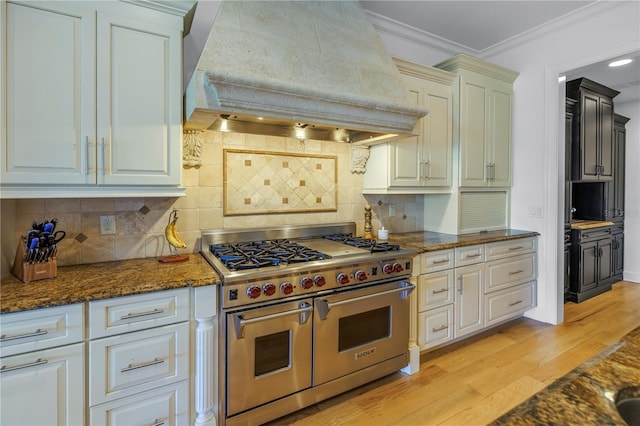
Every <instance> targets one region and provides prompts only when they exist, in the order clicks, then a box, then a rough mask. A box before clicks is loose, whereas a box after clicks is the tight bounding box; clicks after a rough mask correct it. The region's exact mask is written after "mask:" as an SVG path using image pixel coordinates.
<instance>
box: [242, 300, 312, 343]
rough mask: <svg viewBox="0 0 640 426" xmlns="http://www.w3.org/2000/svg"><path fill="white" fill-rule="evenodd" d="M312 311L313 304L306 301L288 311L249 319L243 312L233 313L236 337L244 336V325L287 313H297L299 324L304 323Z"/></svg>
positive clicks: (279, 316)
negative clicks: (245, 317)
mask: <svg viewBox="0 0 640 426" xmlns="http://www.w3.org/2000/svg"><path fill="white" fill-rule="evenodd" d="M312 311H313V306H312V305H310V304H308V303H307V302H301V303H300V305H299V308H298V309H293V310H290V311H284V312H278V313H277V314H271V315H265V316H262V317H256V318H251V319H244V317H243V314H235V315H234V316H233V323H234V325H235V328H236V338H237V339H242V338H244V327H245V326H246V325H251V324H255V323H257V322H262V321H269V320H272V319H276V318H281V317H286V316H289V315H295V314H299V315H300V318H299V319H298V321H299V322H300V324H304V323H305V322H307V319H309V313H310V312H312Z"/></svg>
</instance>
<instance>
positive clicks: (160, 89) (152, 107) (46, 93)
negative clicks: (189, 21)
mask: <svg viewBox="0 0 640 426" xmlns="http://www.w3.org/2000/svg"><path fill="white" fill-rule="evenodd" d="M149 4H152V2H149ZM0 7H1V12H0V13H1V14H2V16H1V20H2V24H3V25H2V28H3V29H2V32H1V37H2V43H1V45H2V46H3V49H4V51H3V54H2V55H1V56H2V61H3V63H2V70H3V75H2V81H3V84H2V90H3V93H2V104H1V106H0V108H2V114H0V116H1V117H2V118H1V119H2V126H0V127H1V128H2V133H1V137H2V170H1V177H2V196H3V198H25V197H29V198H33V197H75V196H87V197H101V196H114V194H118V195H119V196H122V195H134V194H139V195H150V196H153V195H168V196H170V195H174V196H176V195H183V194H184V190H183V189H182V188H181V187H180V174H181V143H182V142H181V123H182V110H181V108H182V107H181V106H182V90H181V87H182V80H181V79H182V75H181V74H182V67H181V63H182V25H183V17H182V16H179V15H176V14H172V13H164V11H160V10H153V9H151V8H150V7H141V6H135V5H133V4H131V3H124V2H13V1H9V2H2V5H1V6H0Z"/></svg>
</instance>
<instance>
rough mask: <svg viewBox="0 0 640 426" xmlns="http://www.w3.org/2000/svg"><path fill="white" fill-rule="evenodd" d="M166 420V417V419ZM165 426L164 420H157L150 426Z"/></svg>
mask: <svg viewBox="0 0 640 426" xmlns="http://www.w3.org/2000/svg"><path fill="white" fill-rule="evenodd" d="M165 419H166V417H165ZM163 424H164V420H161V419H155V420H154V421H153V423H150V424H149V426H162V425H163Z"/></svg>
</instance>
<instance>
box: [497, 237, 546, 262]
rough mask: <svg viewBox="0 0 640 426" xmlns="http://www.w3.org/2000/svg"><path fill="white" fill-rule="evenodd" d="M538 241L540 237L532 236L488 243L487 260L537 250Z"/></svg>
mask: <svg viewBox="0 0 640 426" xmlns="http://www.w3.org/2000/svg"><path fill="white" fill-rule="evenodd" d="M537 242H538V239H537V238H534V237H532V238H519V239H516V240H508V241H500V242H499V243H490V244H487V261H490V260H495V259H503V258H505V257H511V256H516V255H519V254H524V253H532V252H535V251H536V250H537V246H538V243H537Z"/></svg>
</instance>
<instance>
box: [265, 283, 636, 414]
mask: <svg viewBox="0 0 640 426" xmlns="http://www.w3.org/2000/svg"><path fill="white" fill-rule="evenodd" d="M638 326H640V284H636V283H631V282H625V281H621V282H619V283H616V284H614V285H613V290H612V291H610V292H607V293H604V294H602V295H600V296H597V297H595V298H593V299H590V300H587V301H585V302H582V303H580V304H575V303H567V304H565V322H564V323H562V324H560V325H558V326H553V325H550V324H543V323H540V322H537V321H533V320H530V319H525V318H521V319H518V320H515V321H512V322H510V323H509V324H507V325H504V326H501V327H499V328H498V329H497V330H492V331H489V332H485V333H483V334H481V335H478V336H474V337H472V338H470V339H467V340H465V341H463V342H458V343H454V344H453V345H450V346H448V347H445V348H441V349H438V350H436V351H433V352H430V353H426V354H423V355H422V359H421V364H420V372H419V373H417V374H414V375H412V376H408V375H404V374H402V373H396V374H393V375H391V376H387V377H385V378H382V379H380V380H377V381H375V382H373V383H370V384H368V385H365V386H362V387H360V388H358V389H354V390H352V391H349V392H347V393H344V394H342V395H338V396H336V397H334V398H332V399H329V400H327V401H324V402H321V403H318V404H316V405H313V406H311V407H308V408H306V409H303V410H301V411H298V412H297V413H294V414H292V415H289V416H287V417H284V418H281V419H279V420H276V421H274V422H272V423H270V426H276V425H296V426H300V425H314V426H315V425H323V426H324V425H349V426H353V425H364V426H379V425H455V426H457V425H465V426H467V425H484V424H487V423H488V422H491V421H492V420H494V419H496V418H497V417H499V416H500V415H502V414H503V413H505V412H507V411H508V410H510V409H511V408H513V407H515V406H516V405H518V404H519V403H520V402H522V401H524V400H525V399H527V398H529V397H530V396H532V395H533V394H535V393H536V392H538V391H539V390H541V389H543V388H545V387H546V386H548V385H549V384H551V383H552V382H553V381H554V380H556V379H557V378H559V377H561V376H563V375H565V374H566V373H568V372H569V371H571V370H572V369H574V368H575V367H577V366H578V365H580V364H582V363H583V362H584V361H586V360H588V359H589V358H591V357H592V356H594V355H595V354H597V353H598V352H600V351H601V350H602V349H604V348H605V347H607V346H608V345H610V344H612V343H614V342H616V341H617V340H619V339H620V338H621V337H623V336H624V335H625V334H627V333H628V332H630V331H631V330H633V329H634V328H636V327H638Z"/></svg>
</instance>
